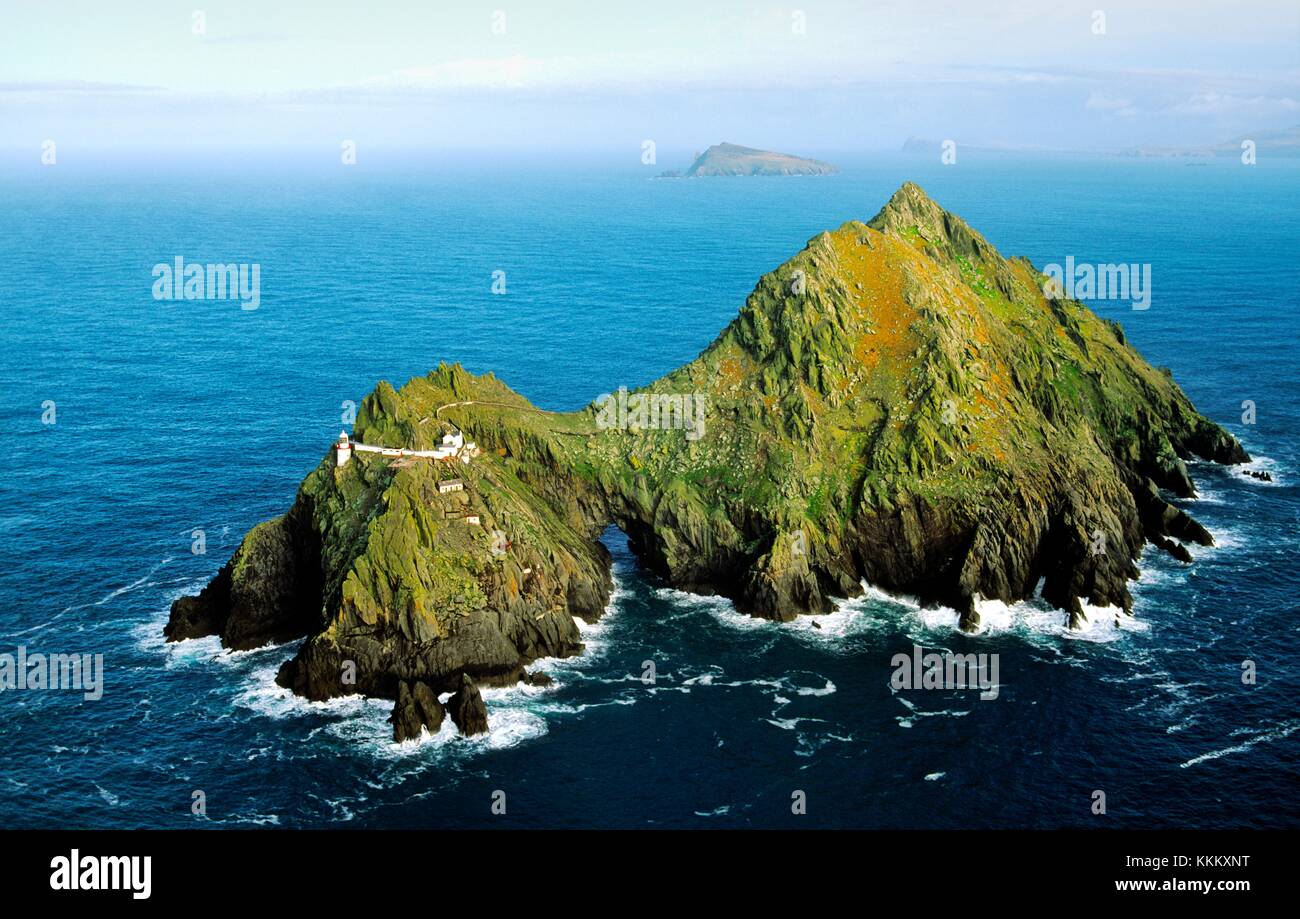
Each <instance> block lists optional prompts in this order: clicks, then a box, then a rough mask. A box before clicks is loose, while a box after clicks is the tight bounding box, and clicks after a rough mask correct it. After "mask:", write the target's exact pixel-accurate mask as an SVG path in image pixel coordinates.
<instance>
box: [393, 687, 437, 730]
mask: <svg viewBox="0 0 1300 919" xmlns="http://www.w3.org/2000/svg"><path fill="white" fill-rule="evenodd" d="M446 716H447V710H446V709H445V708H443V705H442V703H441V702H439V701H438V695H437V693H435V692H434V691H433V690H432V689H430V688H429V684H427V683H421V682H420V681H419V680H415V681H413V682H409V683H408V682H406V681H405V680H403V681H401V682H400V683H398V684H397V702H396V703H395V704H394V705H393V714H392V715H390V716H389V719H388V720H389V721H391V722H392V724H393V740H395V741H397V742H398V743H401V742H402V741H404V740H417V739H419V738H420V736H421V735H422V734H423V733H424V732H425V731H428V732H429V733H430V734H437V733H438V730H439V729H440V728H441V727H442V722H443V720H444V719H445V718H446Z"/></svg>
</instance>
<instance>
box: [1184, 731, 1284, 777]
mask: <svg viewBox="0 0 1300 919" xmlns="http://www.w3.org/2000/svg"><path fill="white" fill-rule="evenodd" d="M1297 730H1300V721H1288V722H1285V723H1283V724H1280V725H1278V726H1277V727H1276V728H1273V729H1272V730H1270V731H1262V732H1260V733H1258V734H1256V735H1254V736H1253V737H1251V738H1250V739H1249V740H1247V741H1245V742H1244V743H1239V744H1234V745H1233V746H1231V747H1224V748H1223V749H1221V750H1213V751H1211V752H1209V753H1202V754H1201V755H1200V756H1194V757H1192V758H1191V759H1189V760H1188V761H1187V762H1185V763H1181V764H1180V765H1181V767H1182V768H1183V769H1186V768H1187V767H1188V766H1195V765H1197V764H1199V763H1204V762H1207V761H1209V760H1212V759H1220V758H1221V757H1224V756H1231V755H1232V754H1234V753H1245V752H1247V751H1248V750H1250V749H1251V748H1252V747H1254V746H1256V745H1257V744H1261V743H1272V742H1273V741H1275V740H1284V739H1286V738H1287V737H1290V736H1291V735H1292V734H1294V733H1295V732H1296V731H1297Z"/></svg>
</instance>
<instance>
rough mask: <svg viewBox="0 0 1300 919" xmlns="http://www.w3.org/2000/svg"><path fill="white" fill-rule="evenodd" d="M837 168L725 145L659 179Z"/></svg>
mask: <svg viewBox="0 0 1300 919" xmlns="http://www.w3.org/2000/svg"><path fill="white" fill-rule="evenodd" d="M839 171H840V170H839V168H838V167H836V166H832V165H831V164H830V163H823V162H822V161H821V160H809V159H804V158H803V157H800V156H791V155H790V154H788V153H773V152H772V151H770V150H756V149H754V148H753V147H742V146H740V145H739V144H729V143H726V142H725V141H724V142H723V143H720V144H714V145H713V146H712V147H710V148H709V149H707V150H705V151H704V152H703V153H701V154H700V155H699V156H697V157H696V158H695V162H693V163H691V168H690V169H687V170H686V172H684V173H681V172H676V171H675V170H669V171H668V172H665V173H663V174H662V175H660V176H659V178H661V179H682V178H686V179H690V178H694V177H696V176H823V175H834V174H835V173H837V172H839Z"/></svg>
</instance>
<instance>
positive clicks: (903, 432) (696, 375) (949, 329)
mask: <svg viewBox="0 0 1300 919" xmlns="http://www.w3.org/2000/svg"><path fill="white" fill-rule="evenodd" d="M1043 281H1044V278H1043V277H1042V276H1041V275H1040V274H1039V273H1038V272H1037V271H1036V270H1035V269H1034V267H1033V266H1032V265H1031V264H1030V263H1029V262H1027V261H1025V260H1024V259H1014V258H1013V259H1006V258H1004V257H1003V256H1001V255H1000V254H999V253H998V252H997V251H996V250H995V249H994V248H993V246H992V245H990V244H989V243H988V241H987V240H985V239H984V238H983V237H982V236H980V235H979V234H978V233H977V232H975V231H974V230H973V229H971V228H970V227H969V226H968V225H967V224H966V223H965V222H964V221H962V220H961V219H960V218H958V217H956V216H955V215H953V214H950V213H948V212H946V211H944V210H943V209H942V208H940V207H939V206H938V205H937V204H935V202H933V201H932V200H931V199H930V198H929V197H927V196H926V195H925V193H924V192H923V191H922V190H921V189H920V188H919V187H917V186H915V185H913V184H911V183H909V184H907V185H904V186H903V187H902V188H901V189H900V190H899V191H898V192H897V193H896V194H895V195H894V196H893V198H891V200H890V201H889V203H888V204H887V205H886V206H885V207H884V208H883V209H882V210H881V212H880V213H879V214H877V215H876V217H875V218H873V219H872V220H871V221H869V222H866V223H861V222H857V221H854V222H850V223H847V224H845V225H844V226H842V227H840V228H839V229H837V230H835V231H833V232H826V233H822V234H820V235H819V236H817V237H816V238H814V239H813V240H811V241H810V242H809V243H808V245H807V247H806V248H805V249H804V250H803V251H802V252H800V253H798V254H797V255H795V256H794V257H793V258H792V259H790V260H789V261H788V262H786V263H785V264H784V265H781V266H780V267H778V268H777V269H776V270H775V271H772V272H770V273H769V274H767V275H765V276H764V277H763V278H762V279H760V281H759V283H758V285H757V286H756V287H755V289H754V291H753V293H751V294H750V296H749V298H748V300H747V301H746V303H745V305H744V307H743V309H742V310H741V311H740V314H739V315H738V316H737V317H736V319H735V320H733V321H732V323H731V324H730V325H728V326H727V328H726V329H724V330H723V331H722V333H721V334H720V335H719V336H718V338H717V339H716V340H715V341H714V342H713V343H712V344H711V345H710V346H709V347H708V348H707V349H706V350H705V351H704V352H703V353H702V354H701V355H700V356H699V357H698V358H696V359H695V360H694V361H692V362H691V363H689V364H687V365H685V366H684V367H682V368H680V369H678V370H676V371H674V372H673V373H670V374H668V375H667V376H665V377H663V378H662V379H660V380H658V381H656V382H655V383H652V384H651V385H649V386H647V387H645V388H643V389H641V390H636V391H633V392H630V393H629V392H627V391H619V392H618V393H617V394H615V395H613V396H612V397H610V398H603V399H600V400H597V402H595V403H593V404H592V405H591V406H589V407H588V408H586V409H584V410H582V411H578V412H571V413H552V412H545V411H541V410H539V409H537V408H535V407H533V406H532V405H531V404H530V403H528V401H527V400H525V399H524V398H522V397H521V396H519V395H518V394H516V393H514V392H512V391H511V390H510V389H509V388H508V387H507V386H505V385H504V384H503V383H502V382H501V381H500V380H498V379H497V378H496V377H495V376H493V375H492V374H487V375H483V376H474V375H472V374H469V373H467V372H466V371H464V370H463V369H462V368H460V367H459V366H447V365H443V366H440V367H439V368H438V369H437V370H435V371H434V372H432V373H430V374H429V375H428V376H426V377H421V378H417V379H414V380H411V381H410V382H408V383H407V384H406V385H405V386H404V387H402V389H401V390H400V391H397V390H395V389H394V388H393V387H391V386H389V385H388V384H387V383H380V384H379V385H378V386H377V387H376V389H375V391H374V392H373V393H372V394H371V395H370V396H368V397H367V398H366V400H365V401H364V402H363V404H362V406H361V409H360V411H359V413H358V417H357V421H356V425H355V430H354V435H355V437H356V439H357V440H359V441H361V442H363V443H368V444H377V445H386V446H392V447H406V448H412V449H428V448H429V447H431V446H432V445H433V444H434V443H435V442H437V440H438V438H440V437H441V435H442V434H443V432H444V431H445V430H447V429H450V428H457V429H460V430H463V431H466V432H468V433H469V434H470V436H471V437H472V438H473V439H474V440H475V441H476V442H477V443H478V444H479V446H480V447H481V448H482V454H481V455H480V456H478V457H476V458H474V459H473V461H472V462H471V463H469V464H468V465H465V464H460V463H453V464H452V468H448V467H447V466H446V465H445V464H443V463H441V462H438V461H429V460H417V461H401V460H396V461H395V460H394V459H393V458H391V457H384V456H381V455H378V454H365V453H358V454H357V455H356V456H355V457H354V458H353V459H352V460H351V461H350V462H349V463H348V464H347V465H345V466H343V467H341V468H340V467H337V466H336V464H335V461H334V455H333V451H331V453H330V454H329V455H327V456H326V457H325V459H324V460H323V461H322V463H321V465H320V466H319V467H318V468H317V469H316V470H315V471H313V472H312V473H311V474H310V475H309V476H308V477H307V479H306V480H305V481H304V482H303V484H302V486H301V488H300V489H299V492H298V496H297V500H296V501H295V503H294V505H293V507H292V508H291V509H290V511H289V512H288V513H287V514H286V515H285V517H283V518H279V519H278V520H276V521H271V522H270V523H267V524H262V525H261V526H259V527H257V528H255V529H254V530H253V531H251V532H250V533H249V535H248V536H247V537H246V538H245V542H244V544H243V545H241V547H240V549H239V550H238V551H237V552H236V554H235V557H234V558H233V559H232V560H231V561H230V563H228V564H227V565H226V567H225V568H223V569H222V571H221V572H220V573H219V574H218V576H217V578H216V579H215V580H214V581H213V582H212V584H210V585H209V586H208V587H207V588H206V589H205V590H204V591H203V593H201V594H200V595H199V596H198V597H197V598H185V599H182V600H179V601H177V603H176V605H175V606H174V607H173V611H172V621H171V622H170V623H169V624H168V637H169V638H171V639H179V638H186V637H192V636H194V635H199V634H219V635H221V637H222V641H223V642H224V643H226V644H227V645H229V646H231V647H235V646H240V647H248V646H251V645H250V643H259V642H264V641H275V640H284V639H287V638H290V637H297V636H307V641H306V642H305V643H304V644H303V645H302V647H301V649H300V650H299V651H298V653H297V655H296V656H295V657H294V659H293V660H291V661H288V662H286V664H285V665H284V666H283V668H282V669H281V671H280V675H279V680H280V682H281V684H282V685H285V686H288V687H290V688H292V689H293V690H294V691H295V692H297V693H300V694H302V695H305V696H307V697H309V698H312V699H325V698H330V697H332V696H336V695H341V694H347V693H354V692H362V693H366V694H369V695H376V696H381V697H385V698H393V699H397V700H399V707H400V708H401V709H402V713H401V717H400V721H401V724H402V728H401V730H402V731H403V732H409V730H410V729H411V726H413V725H417V724H419V725H423V726H425V727H427V726H428V720H427V718H426V717H425V716H426V715H428V711H426V710H424V709H421V708H418V707H416V708H412V706H413V705H414V703H413V702H411V701H409V699H412V698H414V695H413V694H414V693H415V692H416V691H417V690H416V688H415V687H418V686H425V687H426V689H427V691H428V692H431V693H434V694H435V695H436V694H437V693H445V692H452V693H457V694H458V695H457V697H456V698H459V699H460V700H461V701H460V702H457V703H454V704H453V705H452V706H451V708H452V715H453V718H456V717H458V716H457V714H456V712H457V709H458V707H459V708H460V709H466V708H467V707H469V708H475V709H476V708H477V704H473V703H472V701H471V700H472V698H474V697H476V696H477V691H476V690H475V691H474V692H470V691H469V690H468V689H467V684H483V685H502V684H505V683H513V682H516V681H518V680H520V679H524V678H526V670H525V667H527V666H528V665H529V664H530V663H531V662H532V661H535V660H537V659H539V658H542V657H549V656H565V655H570V654H575V653H578V652H579V651H580V650H581V648H582V645H581V640H580V636H579V632H578V629H577V627H576V624H575V621H574V618H575V617H579V618H582V619H586V620H588V621H591V620H594V619H596V618H598V617H599V616H600V615H601V612H602V611H603V609H604V607H605V605H606V603H607V602H608V598H609V591H610V577H609V558H608V554H607V553H606V552H605V550H604V549H603V547H602V546H601V545H600V543H599V542H598V541H597V540H598V538H599V535H600V533H601V532H602V531H603V529H604V528H605V527H606V526H608V525H610V524H611V523H612V524H615V525H617V526H619V527H620V528H621V529H622V530H623V531H625V532H626V533H627V534H628V538H629V543H630V545H631V546H632V547H633V549H634V550H635V551H636V552H637V554H638V556H639V557H640V558H641V559H642V561H643V562H644V564H645V565H646V566H647V567H648V568H650V569H652V570H653V571H655V572H657V573H658V574H659V575H661V576H662V577H664V578H665V579H666V580H667V581H669V582H670V583H672V584H673V585H674V586H677V587H679V588H682V589H685V590H691V591H696V592H701V593H717V594H722V595H724V596H727V597H730V598H732V599H733V600H734V602H735V604H736V606H737V608H739V609H741V610H742V611H745V612H749V613H752V614H754V615H757V616H764V617H769V618H773V619H790V618H793V617H795V616H797V615H800V614H805V613H818V612H824V611H826V610H828V609H830V608H831V605H832V598H835V597H845V596H853V595H855V594H857V593H859V592H860V591H861V589H862V588H861V584H862V582H863V581H864V580H865V581H867V582H869V583H872V584H874V585H876V586H879V587H881V588H884V589H889V590H896V591H900V592H905V593H908V594H912V595H916V596H919V597H921V598H923V599H924V600H925V601H927V602H932V603H943V604H948V605H951V606H953V607H954V608H956V609H958V610H959V611H960V613H961V624H962V626H963V628H967V629H974V628H976V627H977V626H978V609H977V601H978V600H979V599H980V598H985V599H993V598H996V599H1000V600H1004V601H1008V602H1010V601H1014V600H1018V599H1023V598H1026V597H1028V596H1031V595H1032V594H1033V593H1034V592H1035V591H1036V590H1037V589H1038V587H1039V585H1041V590H1042V596H1043V597H1044V598H1045V599H1046V600H1048V601H1049V602H1051V603H1053V604H1055V605H1056V606H1058V607H1060V608H1061V609H1062V610H1063V611H1065V613H1064V615H1068V617H1069V621H1070V623H1071V624H1072V625H1079V624H1081V622H1082V620H1083V618H1084V609H1083V601H1087V602H1088V603H1091V604H1094V605H1101V606H1115V607H1119V608H1122V609H1124V610H1128V609H1129V608H1130V607H1131V604H1132V598H1131V596H1130V594H1129V589H1128V582H1129V581H1130V580H1131V579H1132V578H1133V577H1135V576H1136V575H1137V567H1136V560H1137V559H1138V557H1139V555H1140V553H1141V551H1142V548H1143V546H1144V545H1145V544H1146V543H1148V542H1151V543H1153V544H1155V545H1156V546H1159V547H1160V548H1162V549H1164V550H1166V551H1168V552H1169V553H1170V554H1172V555H1174V556H1175V557H1177V558H1179V559H1180V560H1182V561H1184V562H1187V561H1190V560H1191V559H1192V555H1191V553H1190V551H1189V550H1188V549H1187V544H1200V545H1209V544H1212V539H1211V537H1210V534H1209V533H1208V532H1207V531H1206V530H1205V529H1204V528H1203V527H1201V526H1200V524H1198V523H1196V521H1194V520H1193V519H1192V518H1191V517H1190V516H1189V515H1188V514H1187V513H1186V512H1184V511H1182V510H1180V509H1178V508H1176V507H1175V506H1173V505H1172V504H1171V503H1170V502H1169V501H1168V500H1166V498H1165V497H1164V493H1172V494H1173V495H1176V496H1183V497H1190V496H1192V495H1194V493H1195V492H1194V487H1193V483H1192V481H1191V478H1190V476H1189V475H1188V472H1187V466H1186V460H1187V459H1188V458H1189V457H1192V456H1198V457H1201V458H1203V459H1206V460H1211V461H1214V462H1219V463H1241V462H1246V461H1247V460H1248V459H1249V457H1248V456H1247V455H1246V453H1245V451H1244V450H1243V449H1242V448H1241V445H1240V444H1239V443H1237V441H1236V440H1235V439H1234V438H1233V437H1232V436H1231V435H1229V434H1228V433H1227V432H1226V431H1224V430H1223V429H1222V428H1220V427H1219V426H1217V425H1215V424H1214V423H1212V422H1210V421H1208V420H1207V419H1205V418H1203V417H1202V416H1201V415H1199V414H1198V413H1197V412H1196V410H1195V409H1194V408H1193V407H1192V405H1191V403H1190V402H1189V401H1188V399H1187V397H1186V396H1185V395H1184V394H1183V392H1182V391H1181V390H1180V389H1179V388H1178V386H1177V385H1175V384H1174V382H1173V381H1172V380H1171V379H1170V377H1169V375H1168V374H1167V373H1166V372H1163V371H1161V370H1158V369H1156V368H1153V367H1151V366H1150V365H1149V364H1147V363H1146V362H1145V361H1144V360H1143V359H1142V358H1141V356H1140V355H1139V354H1138V353H1137V352H1136V351H1135V350H1134V349H1133V348H1132V346H1131V345H1130V344H1129V343H1128V341H1127V340H1126V338H1125V336H1124V334H1123V330H1122V329H1121V328H1120V327H1119V325H1118V324H1117V323H1113V322H1107V321H1104V320H1102V319H1100V318H1098V317H1097V316H1096V315H1094V314H1093V313H1092V312H1090V311H1089V310H1088V309H1087V308H1086V307H1084V306H1083V305H1082V304H1080V303H1077V302H1075V301H1072V300H1064V299H1053V298H1051V297H1049V296H1047V295H1046V294H1045V293H1044V287H1043ZM612 382H613V383H617V382H618V381H612ZM611 389H613V386H611ZM452 476H455V477H458V478H460V479H462V480H463V488H460V489H459V490H454V491H448V490H446V489H444V488H440V486H439V483H440V482H444V481H445V480H446V479H447V478H449V477H452ZM474 520H477V521H478V522H477V523H475V522H473V521H474ZM404 686H406V687H408V688H407V689H405V690H404V689H403V687H404ZM403 692H406V693H407V694H408V701H407V702H405V703H403V702H402V701H401V700H402V693H403ZM480 702H481V699H480ZM464 717H465V718H466V719H467V722H468V723H472V724H477V723H478V722H477V721H476V720H471V716H470V715H469V714H465V715H464ZM398 721H399V719H398V717H397V716H396V715H395V721H394V724H395V734H396V732H397V730H398ZM457 723H458V724H460V723H461V722H460V721H457ZM415 730H416V732H417V734H418V727H417V728H415ZM408 736H409V734H408Z"/></svg>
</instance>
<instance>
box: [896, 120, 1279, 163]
mask: <svg viewBox="0 0 1300 919" xmlns="http://www.w3.org/2000/svg"><path fill="white" fill-rule="evenodd" d="M1247 140H1250V141H1254V142H1255V144H1256V146H1257V148H1258V150H1259V153H1260V155H1263V156H1267V157H1272V158H1279V159H1280V158H1286V159H1291V158H1294V157H1300V125H1295V126H1293V127H1290V128H1282V129H1280V130H1261V131H1253V132H1251V133H1250V134H1246V135H1243V136H1241V137H1236V138H1233V139H1232V140H1226V141H1223V142H1222V143H1218V144H1204V145H1200V146H1184V147H1162V146H1156V145H1153V144H1145V145H1139V146H1136V147H1125V148H1123V149H1118V150H1115V149H1112V150H1083V149H1068V148H1051V147H1041V146H1034V147H1031V146H1023V145H1016V144H967V143H959V144H957V147H958V148H959V149H960V150H961V151H962V152H963V153H1054V154H1073V155H1080V154H1081V155H1094V156H1125V157H1166V158H1176V157H1187V158H1193V159H1213V158H1215V157H1239V156H1241V153H1242V149H1243V148H1242V144H1243V143H1244V142H1245V141H1247ZM943 145H944V141H938V140H934V139H931V138H925V137H909V138H908V139H907V140H906V141H904V142H903V146H902V148H901V152H902V153H906V154H911V155H921V156H934V157H938V155H939V153H940V151H942V150H943Z"/></svg>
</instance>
